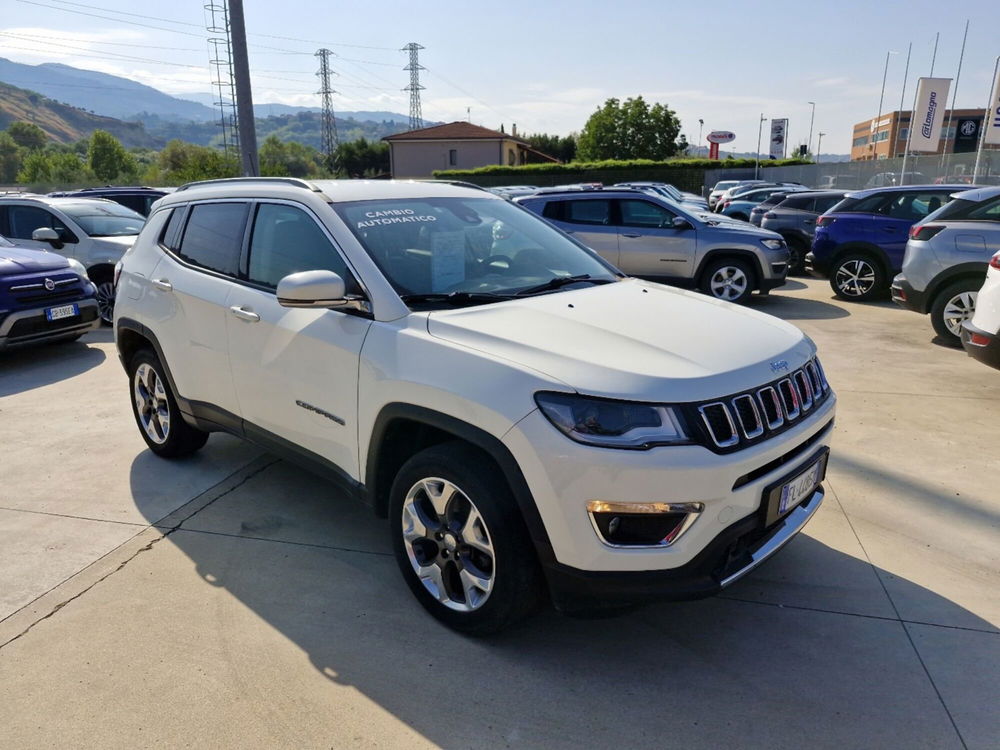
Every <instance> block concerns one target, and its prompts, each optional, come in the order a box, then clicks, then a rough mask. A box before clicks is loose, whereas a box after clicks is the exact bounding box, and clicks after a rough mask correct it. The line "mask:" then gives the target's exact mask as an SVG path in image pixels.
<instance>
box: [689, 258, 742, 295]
mask: <svg viewBox="0 0 1000 750" xmlns="http://www.w3.org/2000/svg"><path fill="white" fill-rule="evenodd" d="M755 282H756V276H755V274H754V272H753V270H752V269H751V268H750V264H749V263H747V262H746V261H745V260H742V259H740V258H722V259H719V260H713V261H710V262H709V264H708V266H707V267H706V268H705V271H704V272H703V273H702V275H701V284H700V286H701V290H702V291H703V292H705V294H708V295H711V296H712V297H715V298H716V299H721V300H724V301H726V302H735V303H736V304H742V303H743V302H746V301H747V299H748V298H749V297H750V295H751V294H753V290H754V286H755V285H756V284H755Z"/></svg>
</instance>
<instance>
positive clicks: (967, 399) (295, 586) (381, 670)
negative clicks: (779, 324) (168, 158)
mask: <svg viewBox="0 0 1000 750" xmlns="http://www.w3.org/2000/svg"><path fill="white" fill-rule="evenodd" d="M754 305H755V307H757V308H758V309H761V310H764V311H766V312H771V313H773V314H777V315H780V316H781V317H784V318H786V319H789V320H791V321H793V322H795V323H796V324H798V325H800V326H801V327H802V328H803V329H805V330H806V331H807V333H809V334H810V335H811V336H812V337H813V338H814V339H815V340H816V342H817V344H818V345H819V347H820V353H821V357H822V359H823V362H824V365H825V368H826V371H827V375H828V377H829V379H830V380H831V382H832V383H833V385H834V388H835V389H836V391H837V393H838V397H839V399H840V409H839V414H838V420H837V421H838V425H837V433H836V435H835V440H834V452H833V459H832V461H831V464H830V470H829V475H828V482H827V488H828V496H827V500H826V502H825V504H824V506H823V507H822V508H821V510H820V512H819V513H818V514H817V516H816V518H815V519H814V520H813V521H812V522H811V523H810V525H809V526H808V527H807V528H806V530H805V532H804V533H803V534H801V535H800V536H799V537H798V538H797V539H796V540H795V541H794V542H792V544H790V545H789V546H788V547H787V548H786V549H785V550H783V551H782V553H781V554H780V555H778V556H776V557H775V558H774V559H773V560H772V561H771V562H769V563H768V564H767V565H766V566H764V567H762V568H761V569H760V570H758V571H756V572H755V573H754V574H753V575H751V576H750V577H748V578H747V579H745V580H744V581H741V582H740V583H739V584H738V585H737V586H736V587H734V588H732V589H730V590H729V591H727V593H726V594H725V595H723V596H721V597H717V598H715V599H710V600H706V601H701V602H694V603H686V604H671V605H651V606H648V607H645V608H643V609H640V610H638V611H636V612H634V613H632V614H629V615H625V616H621V617H617V618H612V619H599V620H576V619H569V618H565V617H562V616H560V615H558V614H556V613H553V612H550V611H544V612H542V613H541V614H540V615H539V616H537V617H535V618H534V619H532V620H530V621H529V622H527V623H526V624H525V625H524V626H523V627H521V628H518V629H516V630H515V631H513V632H511V633H507V634H504V635H503V636H501V637H498V638H494V639H489V640H471V639H467V638H463V637H461V636H458V635H455V634H453V633H451V632H449V631H447V630H445V629H444V628H442V627H441V626H439V625H438V624H437V623H436V622H434V621H433V620H431V619H430V618H429V617H428V616H426V615H425V614H424V613H423V610H422V609H421V608H420V607H419V605H417V603H416V602H415V600H413V599H412V597H411V596H410V594H409V592H408V590H407V589H406V587H405V585H404V583H403V581H402V579H401V578H400V577H399V573H398V571H397V570H396V567H395V563H394V561H393V559H392V557H391V556H390V554H389V540H388V533H387V531H386V529H385V526H384V522H381V521H378V520H377V519H374V518H372V517H371V516H370V515H369V513H368V512H367V511H366V509H364V508H362V507H360V506H358V505H355V504H352V503H351V502H350V501H348V500H347V499H345V498H343V497H338V496H336V495H335V494H334V493H333V492H332V491H331V490H330V489H329V487H327V486H326V485H325V484H324V483H323V482H322V481H320V480H318V479H316V478H315V477H313V476H312V475H309V474H306V473H304V472H301V471H300V470H299V469H297V468H296V467H294V466H291V465H289V464H286V463H282V462H279V461H276V460H275V459H274V458H272V457H270V456H268V455H266V454H262V453H261V452H260V451H258V450H257V449H255V448H253V447H252V446H250V445H248V444H245V443H241V442H240V441H237V440H235V439H230V438H226V437H223V436H217V435H216V436H213V437H212V438H211V439H210V440H209V443H208V445H207V446H206V448H205V449H204V450H203V451H202V452H201V453H200V454H198V456H196V457H193V458H192V459H189V460H186V461H181V462H176V463H169V462H164V461H160V460H158V459H155V458H154V457H152V456H151V455H150V454H149V453H148V452H147V451H145V450H144V447H143V443H142V441H141V439H140V438H139V436H138V433H137V431H136V428H135V425H134V423H133V421H132V418H131V415H130V412H129V407H128V402H127V382H126V379H125V377H124V374H123V372H122V371H121V368H120V366H119V365H118V363H117V360H116V356H115V354H114V348H113V345H112V344H111V343H110V335H109V334H108V332H107V331H101V332H98V333H96V334H92V335H91V336H90V337H88V338H87V339H84V342H85V343H80V344H74V345H69V346H65V347H61V348H60V347H46V348H44V349H38V350H34V351H31V352H18V353H17V354H10V353H8V354H6V355H2V358H0V441H2V443H0V444H2V445H3V446H4V452H3V454H2V456H3V458H2V462H3V463H2V467H3V471H2V475H3V483H2V486H0V745H3V746H4V747H45V746H51V745H56V744H58V745H61V746H78V747H137V746H138V747H145V746H153V745H160V746H177V745H191V746H240V747H342V746H363V747H396V746H407V747H423V746H442V747H483V746H486V747H489V746H514V747H545V748H550V747H567V748H568V747H580V746H585V747H604V746H609V745H617V746H622V747H647V746H648V747H653V746H656V747H672V746H678V747H694V748H700V747H705V748H717V747H720V746H735V747H761V748H776V747H789V748H793V747H794V748H799V747H804V746H809V747H838V748H842V747H906V748H911V747H912V748H918V747H927V748H962V747H969V748H995V747H997V746H998V745H1000V712H998V709H997V708H996V705H997V700H996V696H997V695H1000V499H998V497H997V493H996V492H995V490H994V488H993V482H992V478H993V477H994V476H997V475H998V469H1000V458H998V457H997V456H996V450H995V446H996V445H997V444H998V442H1000V441H998V437H1000V427H998V425H1000V420H998V419H997V417H998V416H1000V395H998V391H997V388H996V385H997V383H998V378H1000V373H997V372H996V371H993V370H990V369H988V368H986V367H983V366H981V365H978V364H977V363H975V362H973V361H971V360H969V359H968V358H966V357H965V355H964V353H962V352H961V351H955V350H952V349H947V348H944V347H942V346H940V345H937V344H935V343H933V342H932V341H931V339H932V338H933V332H932V331H931V328H930V325H929V321H927V319H926V318H924V317H922V316H918V315H914V314H912V313H908V312H905V311H902V310H899V309H896V308H895V307H893V306H891V305H889V304H874V305H851V304H847V303H841V302H838V301H835V300H832V299H831V295H830V292H829V287H828V286H827V285H826V283H825V282H822V281H815V280H805V281H799V280H796V281H793V282H791V284H790V288H789V289H788V290H787V291H786V290H781V291H779V292H777V293H775V294H774V295H772V296H771V297H770V298H766V299H759V300H755V301H754Z"/></svg>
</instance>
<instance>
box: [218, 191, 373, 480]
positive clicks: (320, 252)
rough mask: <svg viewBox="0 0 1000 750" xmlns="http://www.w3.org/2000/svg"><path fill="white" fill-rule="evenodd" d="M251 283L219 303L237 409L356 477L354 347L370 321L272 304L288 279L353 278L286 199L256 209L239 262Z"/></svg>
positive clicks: (310, 219)
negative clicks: (302, 275)
mask: <svg viewBox="0 0 1000 750" xmlns="http://www.w3.org/2000/svg"><path fill="white" fill-rule="evenodd" d="M245 269H246V271H245V275H246V276H247V277H248V280H249V282H250V285H239V286H234V287H233V288H232V290H231V292H230V295H229V299H228V300H227V302H226V306H227V308H228V310H227V329H228V332H229V356H230V363H231V365H232V371H233V380H234V382H235V384H236V395H237V399H238V401H239V404H240V413H241V415H242V416H243V419H244V420H245V421H246V422H247V423H248V424H247V425H246V427H247V430H248V432H251V431H252V430H253V428H258V429H260V430H264V431H266V433H269V434H270V435H271V436H277V437H279V438H283V439H284V440H287V441H289V442H291V443H294V444H295V445H297V446H301V447H303V448H306V449H307V450H309V451H311V452H312V453H315V454H318V455H319V456H321V457H323V458H325V459H326V460H328V461H330V462H332V463H334V464H336V465H337V466H338V467H339V468H340V469H341V470H343V471H344V472H345V473H346V474H348V475H349V476H351V477H353V478H355V479H357V478H359V477H358V448H357V436H358V426H357V418H358V417H357V415H358V410H357V399H358V363H359V358H360V353H361V346H362V344H363V343H364V340H365V335H366V334H367V332H368V329H369V327H370V326H371V321H370V320H369V319H367V318H362V317H359V316H356V315H352V314H350V313H347V312H338V311H336V310H326V309H293V308H286V307H282V306H281V305H279V304H278V300H277V297H276V296H275V289H276V287H277V285H278V282H279V281H280V280H281V279H282V278H283V277H284V276H286V275H288V274H290V273H295V272H298V271H312V270H329V271H334V272H335V273H338V274H340V276H341V277H342V278H344V280H345V281H346V282H347V285H348V289H349V290H350V289H351V288H352V285H353V284H354V282H353V277H352V274H351V273H350V271H349V270H348V268H347V264H346V263H345V262H344V260H343V258H342V256H341V255H340V253H339V252H338V251H337V248H336V247H335V246H334V244H333V242H332V241H331V239H330V237H329V235H328V234H327V233H326V231H325V230H324V229H323V228H322V227H321V226H320V224H319V223H318V221H317V220H316V218H315V217H314V216H313V215H312V214H311V213H310V212H308V211H307V210H305V209H304V208H302V207H299V206H296V205H293V204H290V203H260V204H258V206H257V207H256V210H255V216H254V224H253V229H252V234H251V235H250V242H249V248H248V258H247V260H246V264H245Z"/></svg>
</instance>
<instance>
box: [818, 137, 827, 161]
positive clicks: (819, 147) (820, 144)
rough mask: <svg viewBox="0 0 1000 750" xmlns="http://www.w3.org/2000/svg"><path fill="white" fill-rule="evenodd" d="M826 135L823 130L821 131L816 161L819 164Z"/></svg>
mask: <svg viewBox="0 0 1000 750" xmlns="http://www.w3.org/2000/svg"><path fill="white" fill-rule="evenodd" d="M824 135H826V133H824V132H823V131H822V130H821V131H819V140H818V141H817V143H816V163H817V164H819V155H820V149H821V148H822V147H823V136H824Z"/></svg>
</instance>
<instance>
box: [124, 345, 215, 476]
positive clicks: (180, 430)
mask: <svg viewBox="0 0 1000 750" xmlns="http://www.w3.org/2000/svg"><path fill="white" fill-rule="evenodd" d="M163 373H164V369H163V365H162V364H161V363H160V360H159V359H157V357H156V354H154V353H153V352H152V351H151V350H149V349H140V350H139V351H138V352H136V354H135V355H134V356H133V357H132V360H131V362H130V363H129V381H130V383H131V386H132V394H131V395H132V415H133V416H134V417H135V423H136V425H138V427H139V433H140V434H141V435H142V439H143V440H145V441H146V445H147V446H149V449H150V450H151V451H153V453H155V454H156V455H158V456H163V457H164V458H176V457H179V456H186V455H188V454H190V453H194V452H195V451H196V450H198V449H199V448H201V447H202V446H203V445H204V444H205V441H206V440H208V433H207V432H202V431H201V430H198V429H195V428H194V427H192V426H191V425H189V424H188V423H187V422H185V421H184V418H183V417H182V416H181V413H180V410H179V409H178V408H177V400H176V399H175V398H174V393H173V391H172V390H171V388H170V383H169V382H168V381H167V380H166V378H164V377H163Z"/></svg>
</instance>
